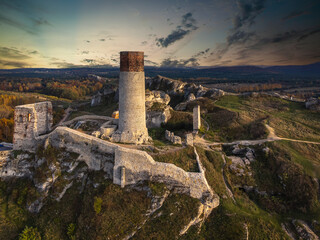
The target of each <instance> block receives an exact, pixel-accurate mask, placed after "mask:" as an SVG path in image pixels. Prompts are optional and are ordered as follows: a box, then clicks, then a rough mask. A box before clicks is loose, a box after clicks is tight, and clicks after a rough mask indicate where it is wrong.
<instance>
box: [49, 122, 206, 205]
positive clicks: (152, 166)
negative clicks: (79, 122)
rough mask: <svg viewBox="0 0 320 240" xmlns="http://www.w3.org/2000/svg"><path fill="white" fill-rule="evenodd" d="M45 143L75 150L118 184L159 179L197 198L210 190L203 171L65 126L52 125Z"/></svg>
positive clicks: (82, 158)
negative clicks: (160, 160) (180, 166)
mask: <svg viewBox="0 0 320 240" xmlns="http://www.w3.org/2000/svg"><path fill="white" fill-rule="evenodd" d="M46 144H51V145H52V146H54V147H57V148H60V149H65V151H70V152H75V153H78V154H79V155H80V156H79V158H78V160H79V161H84V162H85V163H86V164H87V165H88V167H89V168H90V169H92V170H103V171H105V172H106V173H107V175H108V177H109V178H110V179H113V182H114V183H115V184H118V185H121V186H125V185H129V184H135V183H137V182H139V181H146V180H149V181H154V182H162V183H166V184H168V185H170V186H172V187H173V188H175V189H178V190H179V191H180V192H184V193H186V194H189V195H190V196H192V197H195V198H199V199H200V198H202V197H203V196H204V195H207V194H210V191H211V190H210V187H209V186H208V185H207V183H206V180H205V176H204V173H201V172H199V173H197V172H186V171H184V170H183V169H181V168H179V167H177V166H175V165H174V164H170V163H162V162H156V161H154V160H153V158H152V157H151V156H150V155H149V154H148V153H146V152H144V151H140V150H135V149H130V148H125V147H122V146H119V145H117V144H114V143H110V142H108V141H104V140H102V139H99V138H96V137H93V136H90V135H87V134H84V133H81V132H79V131H76V130H73V129H70V128H67V127H58V128H56V129H55V130H54V131H53V132H52V133H50V134H49V135H48V138H47V140H46ZM121 169H122V170H121ZM121 179H122V180H121Z"/></svg>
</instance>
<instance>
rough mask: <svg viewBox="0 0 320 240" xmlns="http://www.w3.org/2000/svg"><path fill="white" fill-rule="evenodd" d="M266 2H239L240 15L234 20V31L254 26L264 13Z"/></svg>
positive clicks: (262, 0) (255, 0) (252, 0)
mask: <svg viewBox="0 0 320 240" xmlns="http://www.w3.org/2000/svg"><path fill="white" fill-rule="evenodd" d="M265 2H266V0H238V1H237V4H238V7H239V13H238V14H237V15H236V16H235V18H234V19H233V24H234V30H237V29H239V28H241V27H242V26H243V25H252V24H253V23H254V21H255V18H256V17H257V16H258V15H259V14H260V13H261V12H262V11H263V9H264V4H265Z"/></svg>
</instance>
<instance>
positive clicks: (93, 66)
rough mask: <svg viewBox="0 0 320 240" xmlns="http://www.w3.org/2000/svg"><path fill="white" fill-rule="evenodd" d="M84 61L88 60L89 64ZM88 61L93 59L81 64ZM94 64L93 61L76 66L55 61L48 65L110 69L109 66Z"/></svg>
mask: <svg viewBox="0 0 320 240" xmlns="http://www.w3.org/2000/svg"><path fill="white" fill-rule="evenodd" d="M86 60H89V62H88V61H86ZM90 60H93V59H84V60H83V61H82V62H83V63H90ZM95 63H96V61H95V60H93V61H92V62H91V63H90V64H89V65H88V64H84V65H77V64H73V63H69V62H66V61H55V62H52V63H50V65H54V66H56V67H58V68H83V67H90V68H110V67H112V66H111V65H110V64H103V65H99V64H95Z"/></svg>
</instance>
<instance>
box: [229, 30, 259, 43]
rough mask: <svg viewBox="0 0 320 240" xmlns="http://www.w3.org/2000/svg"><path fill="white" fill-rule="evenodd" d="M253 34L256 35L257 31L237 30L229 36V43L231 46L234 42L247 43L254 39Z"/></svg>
mask: <svg viewBox="0 0 320 240" xmlns="http://www.w3.org/2000/svg"><path fill="white" fill-rule="evenodd" d="M253 36H256V33H255V32H244V31H236V32H234V33H232V34H230V35H229V36H227V44H228V46H231V45H233V44H239V43H245V42H247V41H248V40H250V39H252V37H253Z"/></svg>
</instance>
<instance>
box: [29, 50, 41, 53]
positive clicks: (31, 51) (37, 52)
mask: <svg viewBox="0 0 320 240" xmlns="http://www.w3.org/2000/svg"><path fill="white" fill-rule="evenodd" d="M28 53H29V54H39V52H38V51H36V50H34V51H28Z"/></svg>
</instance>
